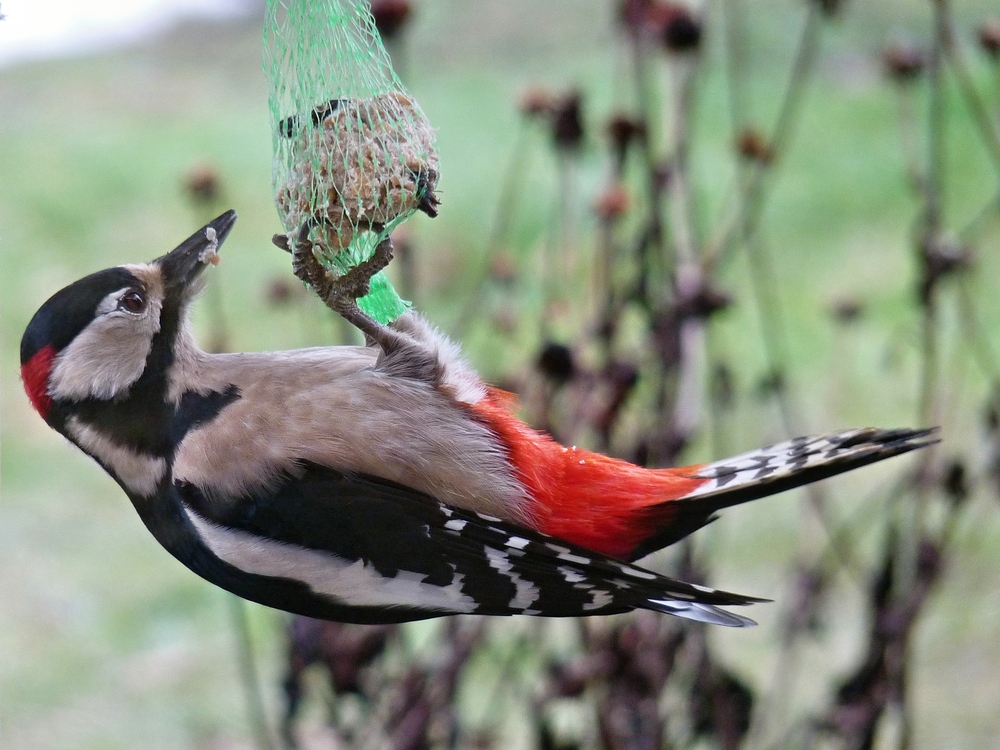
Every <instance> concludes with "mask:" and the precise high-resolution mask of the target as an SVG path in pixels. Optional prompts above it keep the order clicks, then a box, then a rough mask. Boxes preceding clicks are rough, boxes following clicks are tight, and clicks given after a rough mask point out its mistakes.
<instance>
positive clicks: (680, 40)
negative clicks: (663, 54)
mask: <svg viewBox="0 0 1000 750" xmlns="http://www.w3.org/2000/svg"><path fill="white" fill-rule="evenodd" d="M648 23H649V25H650V26H651V27H652V28H653V29H655V30H656V31H657V33H658V35H659V37H660V41H661V43H662V44H663V48H664V49H665V50H666V51H667V52H693V51H694V50H696V49H698V47H699V46H701V35H702V22H701V19H699V18H697V17H696V16H695V15H694V14H693V13H692V12H691V10H690V9H689V8H688V7H687V6H685V5H681V4H679V3H668V2H659V3H656V4H655V5H653V6H651V7H650V9H649V20H648Z"/></svg>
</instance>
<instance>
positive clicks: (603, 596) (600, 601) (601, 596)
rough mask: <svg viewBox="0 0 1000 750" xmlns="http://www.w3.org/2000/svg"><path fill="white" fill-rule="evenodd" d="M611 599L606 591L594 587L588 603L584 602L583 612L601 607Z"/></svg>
mask: <svg viewBox="0 0 1000 750" xmlns="http://www.w3.org/2000/svg"><path fill="white" fill-rule="evenodd" d="M613 601H614V597H613V596H611V594H610V593H608V592H607V591H602V590H601V589H594V592H593V593H592V594H591V599H590V604H584V605H583V609H584V611H585V612H589V611H591V610H594V609H601V608H603V607H607V606H608V605H609V604H611V602H613Z"/></svg>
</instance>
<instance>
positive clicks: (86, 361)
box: [49, 289, 161, 401]
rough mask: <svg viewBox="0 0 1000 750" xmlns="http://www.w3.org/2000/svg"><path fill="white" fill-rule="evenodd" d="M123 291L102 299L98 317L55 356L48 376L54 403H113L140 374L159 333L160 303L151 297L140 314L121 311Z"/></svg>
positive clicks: (98, 307)
mask: <svg viewBox="0 0 1000 750" xmlns="http://www.w3.org/2000/svg"><path fill="white" fill-rule="evenodd" d="M125 291H126V289H119V290H118V291H116V292H112V293H111V294H109V295H108V296H107V297H105V298H104V299H103V300H101V302H100V304H99V305H98V306H97V317H95V318H94V320H93V322H92V323H91V324H90V325H89V326H87V327H86V328H84V329H83V331H81V332H80V333H79V334H78V335H77V337H76V338H75V339H73V341H72V342H71V343H70V344H69V346H67V347H66V348H65V349H63V350H62V351H61V352H60V353H59V355H58V356H57V357H56V360H55V366H54V367H53V368H52V375H51V377H50V378H49V395H50V396H52V397H53V398H54V399H56V400H61V399H65V400H69V401H78V400H81V399H86V398H97V399H102V400H107V399H111V398H114V397H115V396H117V395H119V394H121V393H124V392H125V391H126V390H128V388H129V386H131V385H132V384H133V383H134V382H135V381H137V380H138V379H139V378H140V377H141V376H142V372H143V370H144V369H145V367H146V357H148V356H149V350H150V347H151V346H152V342H153V336H155V335H156V333H157V332H158V331H159V330H160V307H161V302H160V300H159V299H158V298H157V299H151V300H150V301H149V305H148V307H147V308H146V311H145V312H144V313H143V314H142V315H129V314H128V313H125V312H119V311H117V307H118V299H119V297H121V295H122V294H123V293H124V292H125Z"/></svg>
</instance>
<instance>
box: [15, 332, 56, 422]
mask: <svg viewBox="0 0 1000 750" xmlns="http://www.w3.org/2000/svg"><path fill="white" fill-rule="evenodd" d="M55 358H56V350H55V349H53V348H52V347H51V346H45V347H43V348H41V349H39V350H38V352H36V354H35V356H34V357H32V358H31V359H29V360H28V361H27V362H26V363H25V364H23V365H21V380H23V381H24V391H25V393H27V394H28V398H30V399H31V405H32V406H34V407H35V411H37V412H38V413H39V414H41V415H42V418H43V419H44V418H45V417H46V415H47V414H48V413H49V409H50V408H51V407H52V397H51V396H49V375H50V374H51V372H52V360H54V359H55Z"/></svg>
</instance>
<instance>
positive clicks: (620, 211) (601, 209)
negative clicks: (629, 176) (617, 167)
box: [594, 182, 629, 221]
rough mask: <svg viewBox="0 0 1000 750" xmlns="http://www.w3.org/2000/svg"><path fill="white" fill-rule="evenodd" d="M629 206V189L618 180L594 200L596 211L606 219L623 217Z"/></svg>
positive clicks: (601, 217) (600, 216)
mask: <svg viewBox="0 0 1000 750" xmlns="http://www.w3.org/2000/svg"><path fill="white" fill-rule="evenodd" d="M628 208H629V196H628V190H627V189H626V188H625V186H624V185H623V184H622V183H620V182H616V183H614V184H612V185H609V186H608V187H606V188H605V189H604V190H602V191H601V192H600V194H599V195H598V196H597V200H596V201H594V213H595V214H597V216H598V218H600V219H603V220H605V221H613V220H615V219H619V218H621V217H622V216H623V215H624V214H625V213H626V212H627V211H628Z"/></svg>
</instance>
